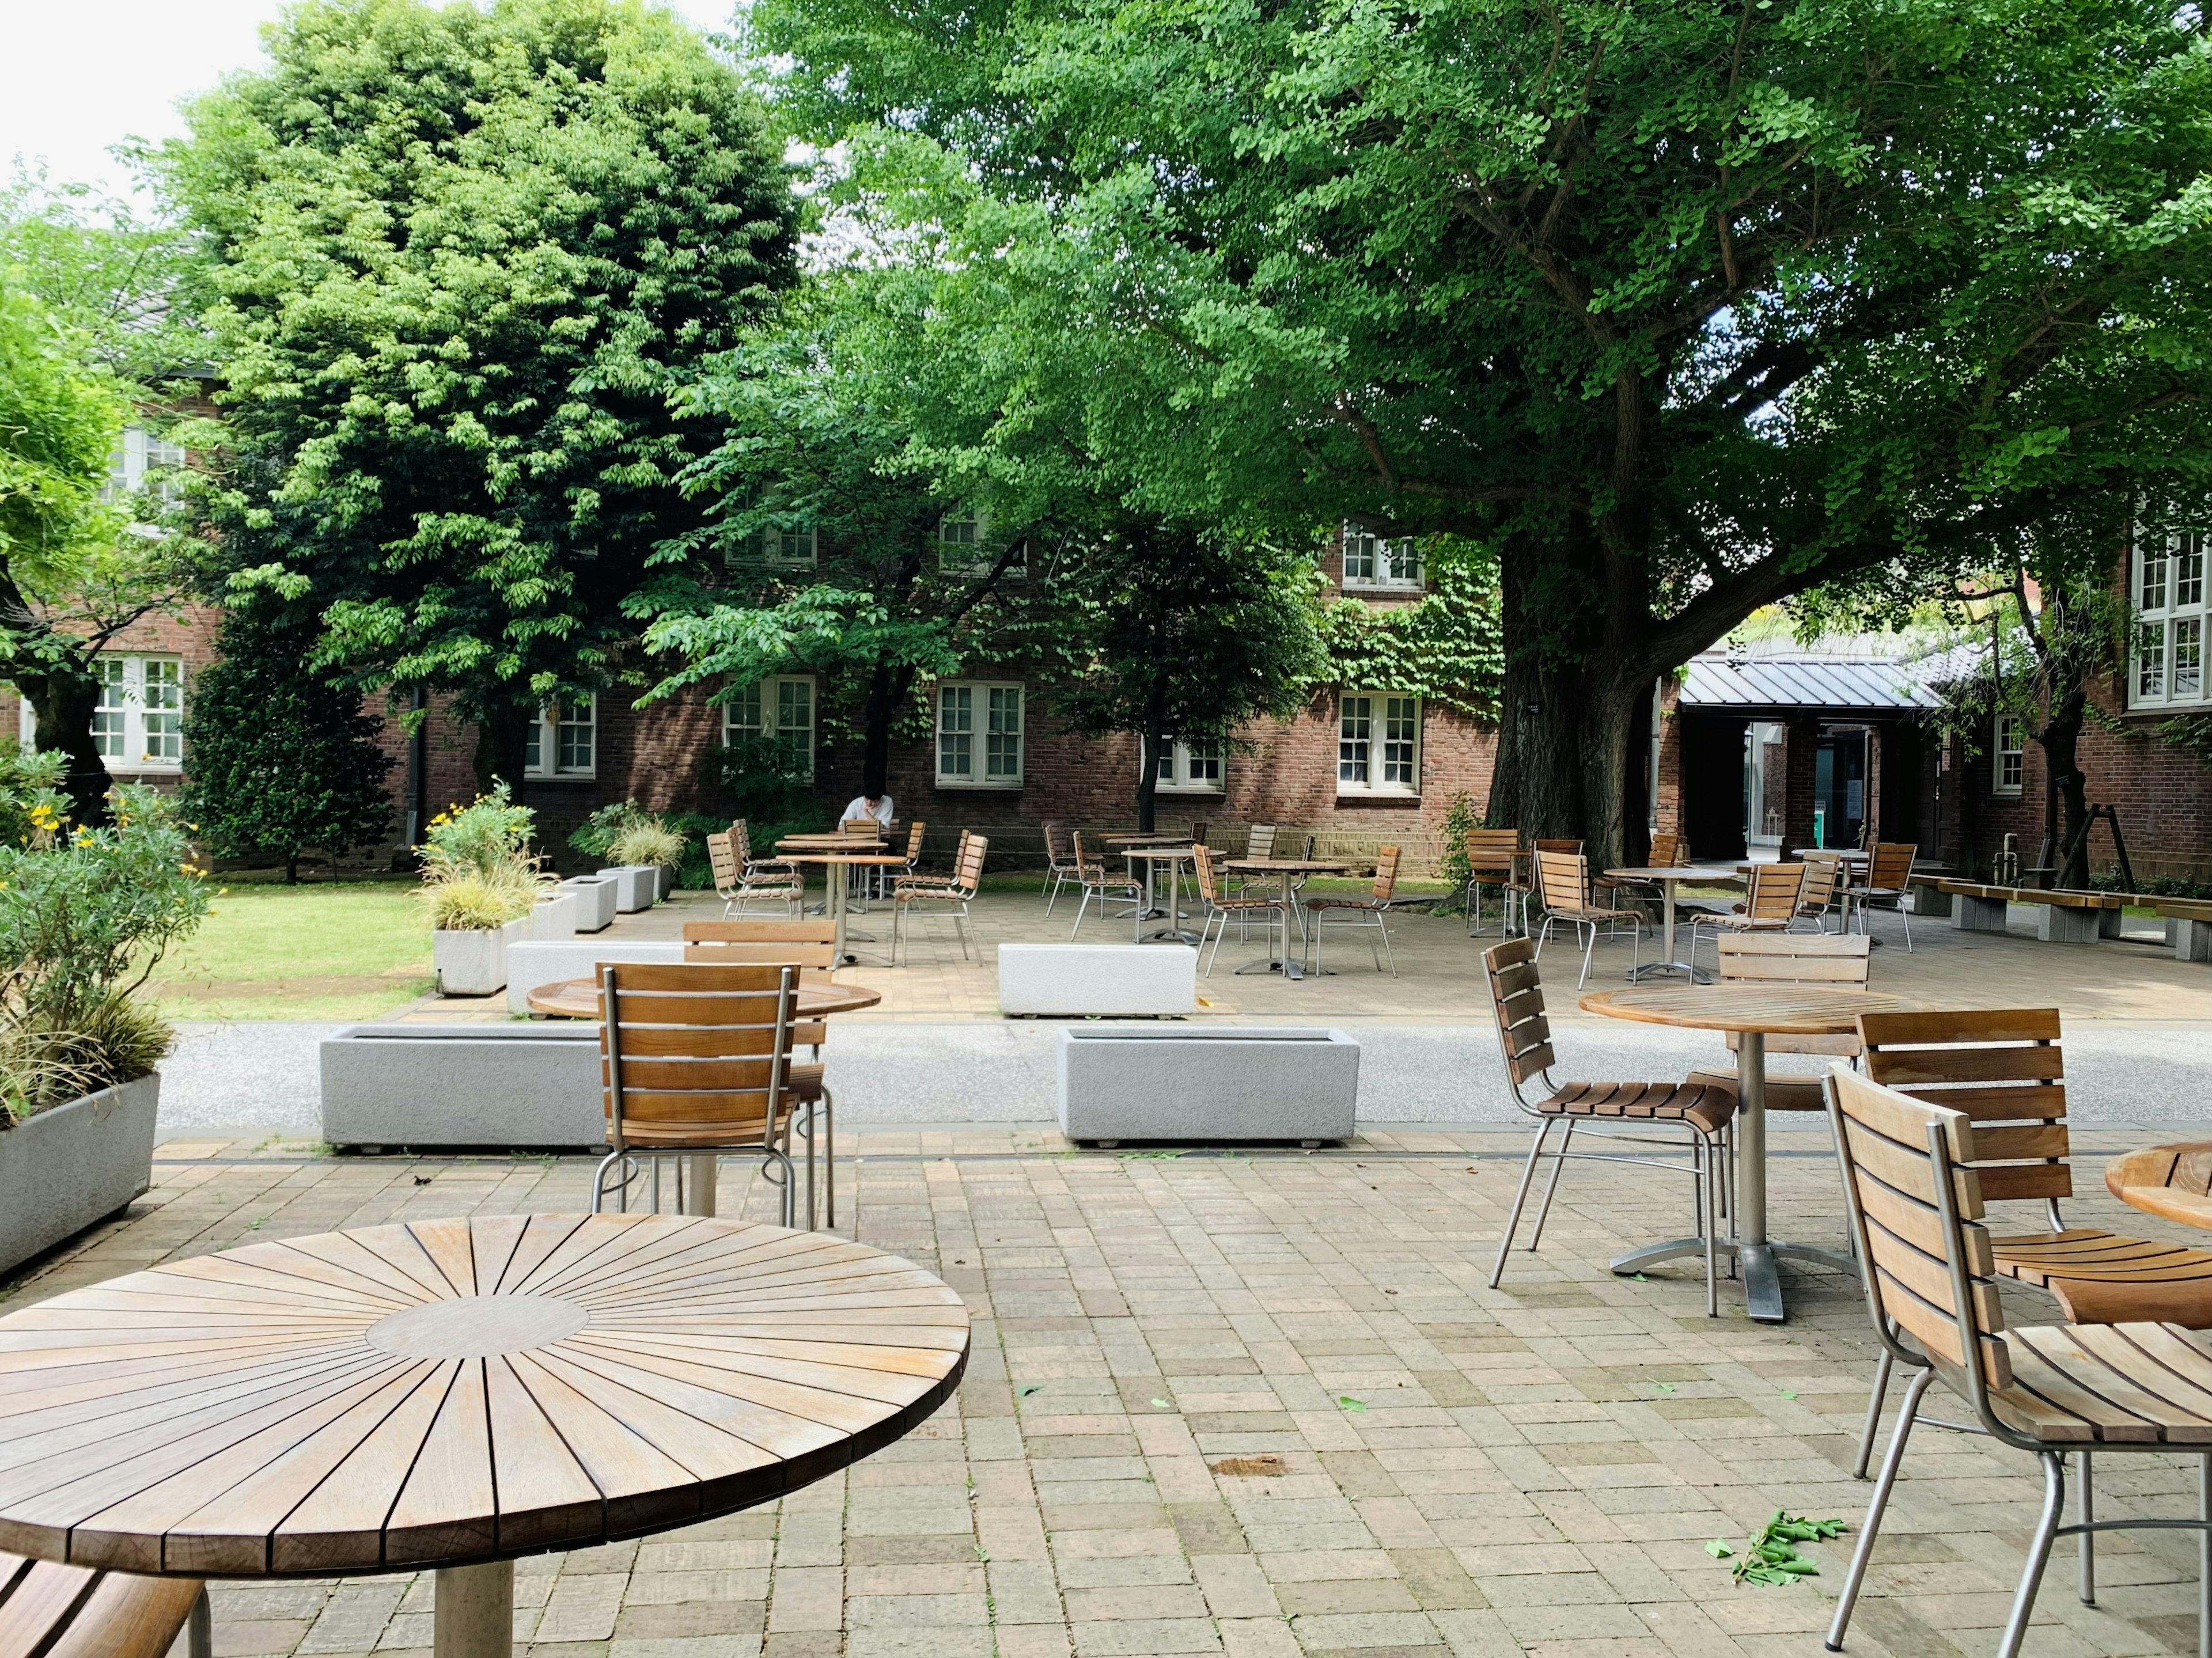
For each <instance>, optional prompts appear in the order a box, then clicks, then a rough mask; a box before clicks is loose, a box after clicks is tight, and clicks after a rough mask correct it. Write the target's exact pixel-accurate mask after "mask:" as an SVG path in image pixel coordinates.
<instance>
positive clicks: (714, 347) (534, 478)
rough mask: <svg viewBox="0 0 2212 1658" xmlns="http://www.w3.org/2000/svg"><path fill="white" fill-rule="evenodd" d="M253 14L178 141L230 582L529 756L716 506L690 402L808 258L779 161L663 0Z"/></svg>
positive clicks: (344, 3) (326, 655)
mask: <svg viewBox="0 0 2212 1658" xmlns="http://www.w3.org/2000/svg"><path fill="white" fill-rule="evenodd" d="M264 38H265V40H266V44H267V49H268V52H269V56H270V62H269V64H268V65H267V66H266V67H265V68H263V69H260V70H255V71H251V72H246V73H240V74H237V75H234V76H231V77H230V78H229V79H228V80H227V81H226V82H224V83H223V85H222V87H221V88H219V89H218V90H216V91H215V92H212V93H210V94H206V95H205V96H204V97H202V98H201V99H199V100H197V101H196V102H194V103H193V104H192V105H191V106H190V107H189V109H188V112H187V113H188V118H189V121H190V126H191V136H190V137H188V138H186V139H184V140H181V141H179V142H177V143H173V144H172V145H170V146H168V147H167V149H165V150H164V151H163V153H162V155H161V158H160V160H161V168H162V172H163V174H164V176H165V179H166V180H167V187H168V189H169V190H170V191H171V192H172V194H173V197H174V198H175V199H176V201H177V202H178V203H180V204H181V206H182V208H183V210H185V213H186V214H187V215H188V216H189V219H190V222H191V224H192V226H193V227H194V228H196V230H197V233H198V234H199V235H200V236H201V237H202V238H203V240H204V245H205V248H206V252H207V256H208V259H209V262H210V273H209V277H208V282H209V286H210V290H211V292H212V294H213V295H214V300H213V303H212V304H211V305H210V308H209V310H208V312H207V313H206V321H207V324H208V326H209V329H210V334H211V336H212V340H213V353H214V356H215V358H216V364H217V366H218V368H219V371H220V373H221V375H222V380H223V382H224V388H225V389H224V392H223V399H224V401H225V403H226V404H227V405H228V408H227V413H226V418H225V420H224V422H222V428H221V430H220V431H219V432H210V433H208V434H204V437H203V440H204V442H206V443H207V444H209V445H210V446H211V447H212V446H216V445H219V446H220V450H219V452H220V453H221V454H222V456H223V457H224V458H225V459H224V462H223V465H222V469H221V472H220V477H219V478H218V480H217V487H216V489H214V490H213V491H212V493H211V495H210V512H211V516H212V519H213V522H214V525H215V526H216V529H217V530H218V531H220V534H221V542H222V547H223V549H224V551H225V555H226V557H227V558H228V562H229V569H228V581H229V583H230V584H231V586H232V587H233V589H234V590H235V589H237V588H241V587H242V588H248V589H252V588H260V589H264V590H267V591H270V592H274V593H276V594H278V595H281V596H282V597H283V598H285V599H287V600H288V601H289V602H290V603H292V604H296V605H297V606H299V607H301V609H303V610H306V611H307V612H308V613H310V614H312V615H313V616H316V617H317V618H319V623H320V625H321V630H322V631H321V637H320V639H319V643H318V647H317V650H316V661H317V664H318V665H319V666H321V667H324V668H327V669H330V670H333V671H345V672H347V673H349V675H350V676H351V677H352V678H353V681H354V683H356V684H358V685H361V686H364V687H365V686H372V685H379V684H386V685H401V686H408V687H425V688H431V689H450V690H452V691H453V692H454V693H456V706H457V707H458V708H459V712H460V713H461V714H463V715H464V716H465V717H466V718H469V719H471V720H476V721H477V722H478V723H479V726H480V730H481V732H482V738H481V740H480V744H479V748H478V755H477V764H478V769H479V772H480V773H481V774H485V775H487V776H488V775H489V774H492V773H494V772H498V773H502V774H509V775H516V776H519V775H520V765H521V754H522V748H523V743H524V737H525V732H526V728H527V726H528V723H529V721H530V720H532V718H534V717H535V714H536V712H537V710H538V708H539V707H540V706H542V705H543V704H544V702H545V701H548V700H549V699H550V697H551V696H552V695H555V694H556V692H558V691H562V690H571V691H580V690H582V689H587V688H591V687H594V686H597V685H599V684H603V683H606V682H607V681H608V680H609V679H610V677H611V676H612V675H613V674H614V672H615V671H617V665H618V662H619V656H620V652H621V649H622V647H623V643H624V642H625V641H626V640H627V639H629V637H631V636H632V635H634V631H635V630H634V629H633V628H632V626H631V625H630V624H629V623H628V622H627V621H626V619H625V618H624V616H623V609H622V605H623V600H624V598H627V597H628V595H629V593H630V592H632V591H633V590H634V588H635V586H636V585H637V583H638V581H639V580H640V579H641V574H642V572H643V570H644V568H645V565H646V562H647V559H648V557H649V556H651V553H652V550H653V548H654V547H655V546H656V545H657V544H659V542H660V541H662V540H663V539H665V538H666V537H669V536H670V535H671V533H675V532H678V531H680V530H681V529H682V528H683V527H684V525H685V523H686V522H687V521H690V520H693V519H696V512H695V510H694V509H693V508H691V507H689V506H687V504H686V502H685V501H684V496H683V494H682V492H681V491H680V489H678V484H677V479H678V477H679V475H680V474H681V473H682V472H683V471H684V468H685V467H686V466H687V465H690V463H691V462H692V461H693V460H694V459H696V454H695V451H694V447H693V441H694V440H693V436H692V429H691V428H688V427H686V426H685V425H684V424H683V423H682V422H679V421H678V418H677V417H676V416H675V414H674V413H673V412H672V410H671V408H670V396H671V392H673V391H675V390H677V389H678V388H679V387H681V386H683V385H684V383H685V382H686V381H687V380H689V379H690V376H691V375H692V374H693V372H694V370H695V367H696V364H697V363H698V361H700V360H701V359H702V358H703V357H706V356H708V355H712V354H714V353H716V352H719V351H722V350H724V349H727V348H728V347H730V346H731V345H732V343H734V342H735V341H736V340H737V339H738V337H739V334H740V332H741V331H742V330H743V328H744V325H745V324H746V322H747V320H748V319H750V318H751V317H753V316H755V315H756V314H757V313H759V312H760V311H761V310H762V309H763V307H764V306H765V305H766V304H767V302H768V301H769V296H770V295H772V294H773V293H774V292H775V290H777V289H779V288H784V287H787V286H788V285H789V284H790V283H791V282H793V280H794V278H795V245H796V235H797V217H796V213H795V210H794V205H793V197H792V194H791V191H790V189H789V179H788V178H787V173H786V169H785V167H784V165H783V162H782V160H781V155H780V154H779V153H778V151H777V149H776V147H775V143H774V142H773V141H772V140H771V139H770V138H769V137H768V136H767V135H766V133H765V132H764V131H763V125H762V122H761V119H760V117H759V113H758V111H757V106H756V102H755V100H754V97H753V95H752V94H750V92H749V91H748V89H747V88H746V87H745V86H744V82H742V81H741V79H740V77H739V76H738V74H737V73H736V71H735V70H732V68H731V67H729V66H728V65H727V64H725V63H723V62H722V61H720V59H718V58H716V57H715V56H714V54H713V52H711V51H710V50H709V49H708V46H707V45H706V44H705V42H704V41H703V40H702V39H701V38H700V37H699V36H698V35H696V33H693V32H692V31H691V30H690V29H689V28H687V27H685V26H684V24H683V23H682V22H681V21H679V20H678V19H677V18H676V17H674V16H673V15H671V14H670V13H668V12H666V11H663V10H657V9H647V8H646V7H645V6H643V5H640V4H635V3H612V0H498V3H496V4H494V5H492V6H490V7H489V8H488V9H477V8H476V7H473V6H465V5H450V6H446V7H443V8H441V9H434V8H432V7H430V6H428V5H427V4H423V3H420V0H307V3H302V4H300V5H297V6H295V7H293V8H291V9H289V10H287V11H286V12H285V14H284V16H283V21H281V22H279V23H278V24H276V25H275V26H274V27H272V28H270V30H269V31H267V33H266V34H265V37H264Z"/></svg>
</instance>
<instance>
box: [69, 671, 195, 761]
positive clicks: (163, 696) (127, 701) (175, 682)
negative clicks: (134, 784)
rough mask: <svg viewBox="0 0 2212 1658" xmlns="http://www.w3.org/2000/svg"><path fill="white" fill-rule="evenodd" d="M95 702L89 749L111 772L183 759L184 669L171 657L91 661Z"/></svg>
mask: <svg viewBox="0 0 2212 1658" xmlns="http://www.w3.org/2000/svg"><path fill="white" fill-rule="evenodd" d="M92 671H93V676H94V678H96V679H98V680H99V682H100V700H99V701H97V702H96V703H94V705H93V710H92V745H93V747H94V749H95V750H97V751H98V752H99V755H100V758H101V759H102V760H105V761H106V762H107V764H108V767H109V769H111V770H114V771H136V770H139V769H141V768H146V767H156V768H161V767H169V766H174V765H177V764H179V763H180V762H182V761H183V759H184V757H185V665H184V664H183V662H181V661H180V660H179V659H177V658H175V657H173V656H114V655H102V656H99V657H96V658H94V659H93V664H92Z"/></svg>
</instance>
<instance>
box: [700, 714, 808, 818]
mask: <svg viewBox="0 0 2212 1658" xmlns="http://www.w3.org/2000/svg"><path fill="white" fill-rule="evenodd" d="M809 769H810V768H809V766H808V764H807V757H806V750H805V749H803V748H801V747H800V746H799V744H796V743H790V742H786V741H785V740H783V739H782V738H775V737H750V738H745V739H744V740H743V741H741V742H737V743H732V744H729V745H728V746H727V747H725V748H720V749H717V750H714V756H713V757H712V758H711V759H709V760H708V762H707V778H708V782H710V783H712V784H713V785H714V786H716V787H718V788H720V790H721V791H722V793H724V794H726V795H727V796H728V797H729V799H730V803H731V805H733V806H734V807H735V808H736V811H735V812H734V813H733V814H732V815H733V816H735V817H743V818H745V819H746V820H748V821H749V822H752V823H818V822H819V821H820V819H821V817H822V816H823V812H822V807H821V805H820V804H819V803H818V802H817V800H816V799H814V794H813V791H812V789H811V787H810V786H808V784H807V781H806V774H807V772H808V770H809ZM794 832H795V833H804V831H794Z"/></svg>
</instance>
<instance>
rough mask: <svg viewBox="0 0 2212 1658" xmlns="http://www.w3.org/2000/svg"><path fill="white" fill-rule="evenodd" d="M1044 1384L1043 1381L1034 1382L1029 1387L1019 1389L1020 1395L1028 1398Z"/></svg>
mask: <svg viewBox="0 0 2212 1658" xmlns="http://www.w3.org/2000/svg"><path fill="white" fill-rule="evenodd" d="M1043 1386H1044V1383H1042V1382H1030V1385H1029V1386H1028V1387H1026V1388H1021V1389H1019V1390H1018V1396H1019V1397H1020V1398H1023V1399H1027V1398H1028V1397H1029V1396H1030V1394H1033V1393H1036V1392H1037V1391H1038V1390H1039V1389H1040V1388H1042V1387H1043Z"/></svg>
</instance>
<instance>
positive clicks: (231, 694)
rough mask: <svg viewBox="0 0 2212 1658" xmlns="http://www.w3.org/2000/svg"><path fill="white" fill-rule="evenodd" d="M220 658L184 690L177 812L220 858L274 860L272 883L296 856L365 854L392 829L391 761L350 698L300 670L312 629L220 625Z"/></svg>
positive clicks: (291, 875) (247, 622) (239, 617)
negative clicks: (277, 869) (181, 803)
mask: <svg viewBox="0 0 2212 1658" xmlns="http://www.w3.org/2000/svg"><path fill="white" fill-rule="evenodd" d="M216 643H217V647H218V649H219V651H220V653H221V659H219V660H218V661H217V662H216V663H215V664H214V665H212V666H211V667H208V668H204V669H203V670H202V671H200V673H199V674H198V676H197V677H196V678H195V679H194V680H193V683H192V695H191V702H190V703H189V704H188V705H187V707H186V709H185V733H184V734H185V812H186V813H187V815H189V816H190V817H192V818H193V819H194V821H195V823H197V828H198V829H199V832H200V834H201V835H202V836H203V838H204V841H205V842H206V844H207V845H208V846H209V847H210V849H211V850H213V851H215V852H216V853H222V854H223V855H226V856H232V857H235V856H240V855H250V854H253V853H275V854H276V856H278V857H279V858H282V859H283V860H284V879H285V880H286V881H287V882H291V883H296V882H297V881H298V880H299V878H300V854H301V853H303V852H308V851H321V852H325V853H330V854H331V856H333V857H335V856H337V854H339V853H344V852H348V851H350V850H351V849H352V848H354V847H360V846H374V845H375V844H376V843H377V842H378V841H381V840H382V839H383V838H384V836H385V835H386V833H387V832H388V831H389V830H390V829H391V827H392V802H391V799H390V798H389V797H388V796H387V795H386V793H385V786H384V778H385V774H386V772H388V771H390V770H391V769H392V756H390V755H388V754H386V752H385V751H384V750H383V749H382V748H381V747H380V746H379V744H378V743H377V740H376V739H377V733H378V732H379V731H380V729H381V724H380V721H379V720H376V719H375V718H374V716H372V715H369V714H364V713H363V712H362V706H361V695H360V693H359V692H357V691H355V690H352V689H349V688H348V687H346V686H343V685H334V684H332V683H331V681H330V679H329V677H328V676H326V675H325V674H322V673H319V672H317V671H314V670H313V669H311V668H310V667H309V666H308V665H307V653H309V652H310V651H311V650H312V649H313V647H314V644H315V630H314V629H313V626H312V625H310V624H307V623H304V622H303V620H302V619H301V618H300V617H298V616H284V615H283V614H282V613H281V612H279V611H278V610H276V607H275V606H272V605H270V604H265V603H264V604H249V605H246V606H244V607H242V608H240V609H238V610H232V611H231V612H230V613H229V614H228V615H227V616H224V618H223V623H222V631H221V633H220V634H219V635H218V636H217V641H216Z"/></svg>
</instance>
